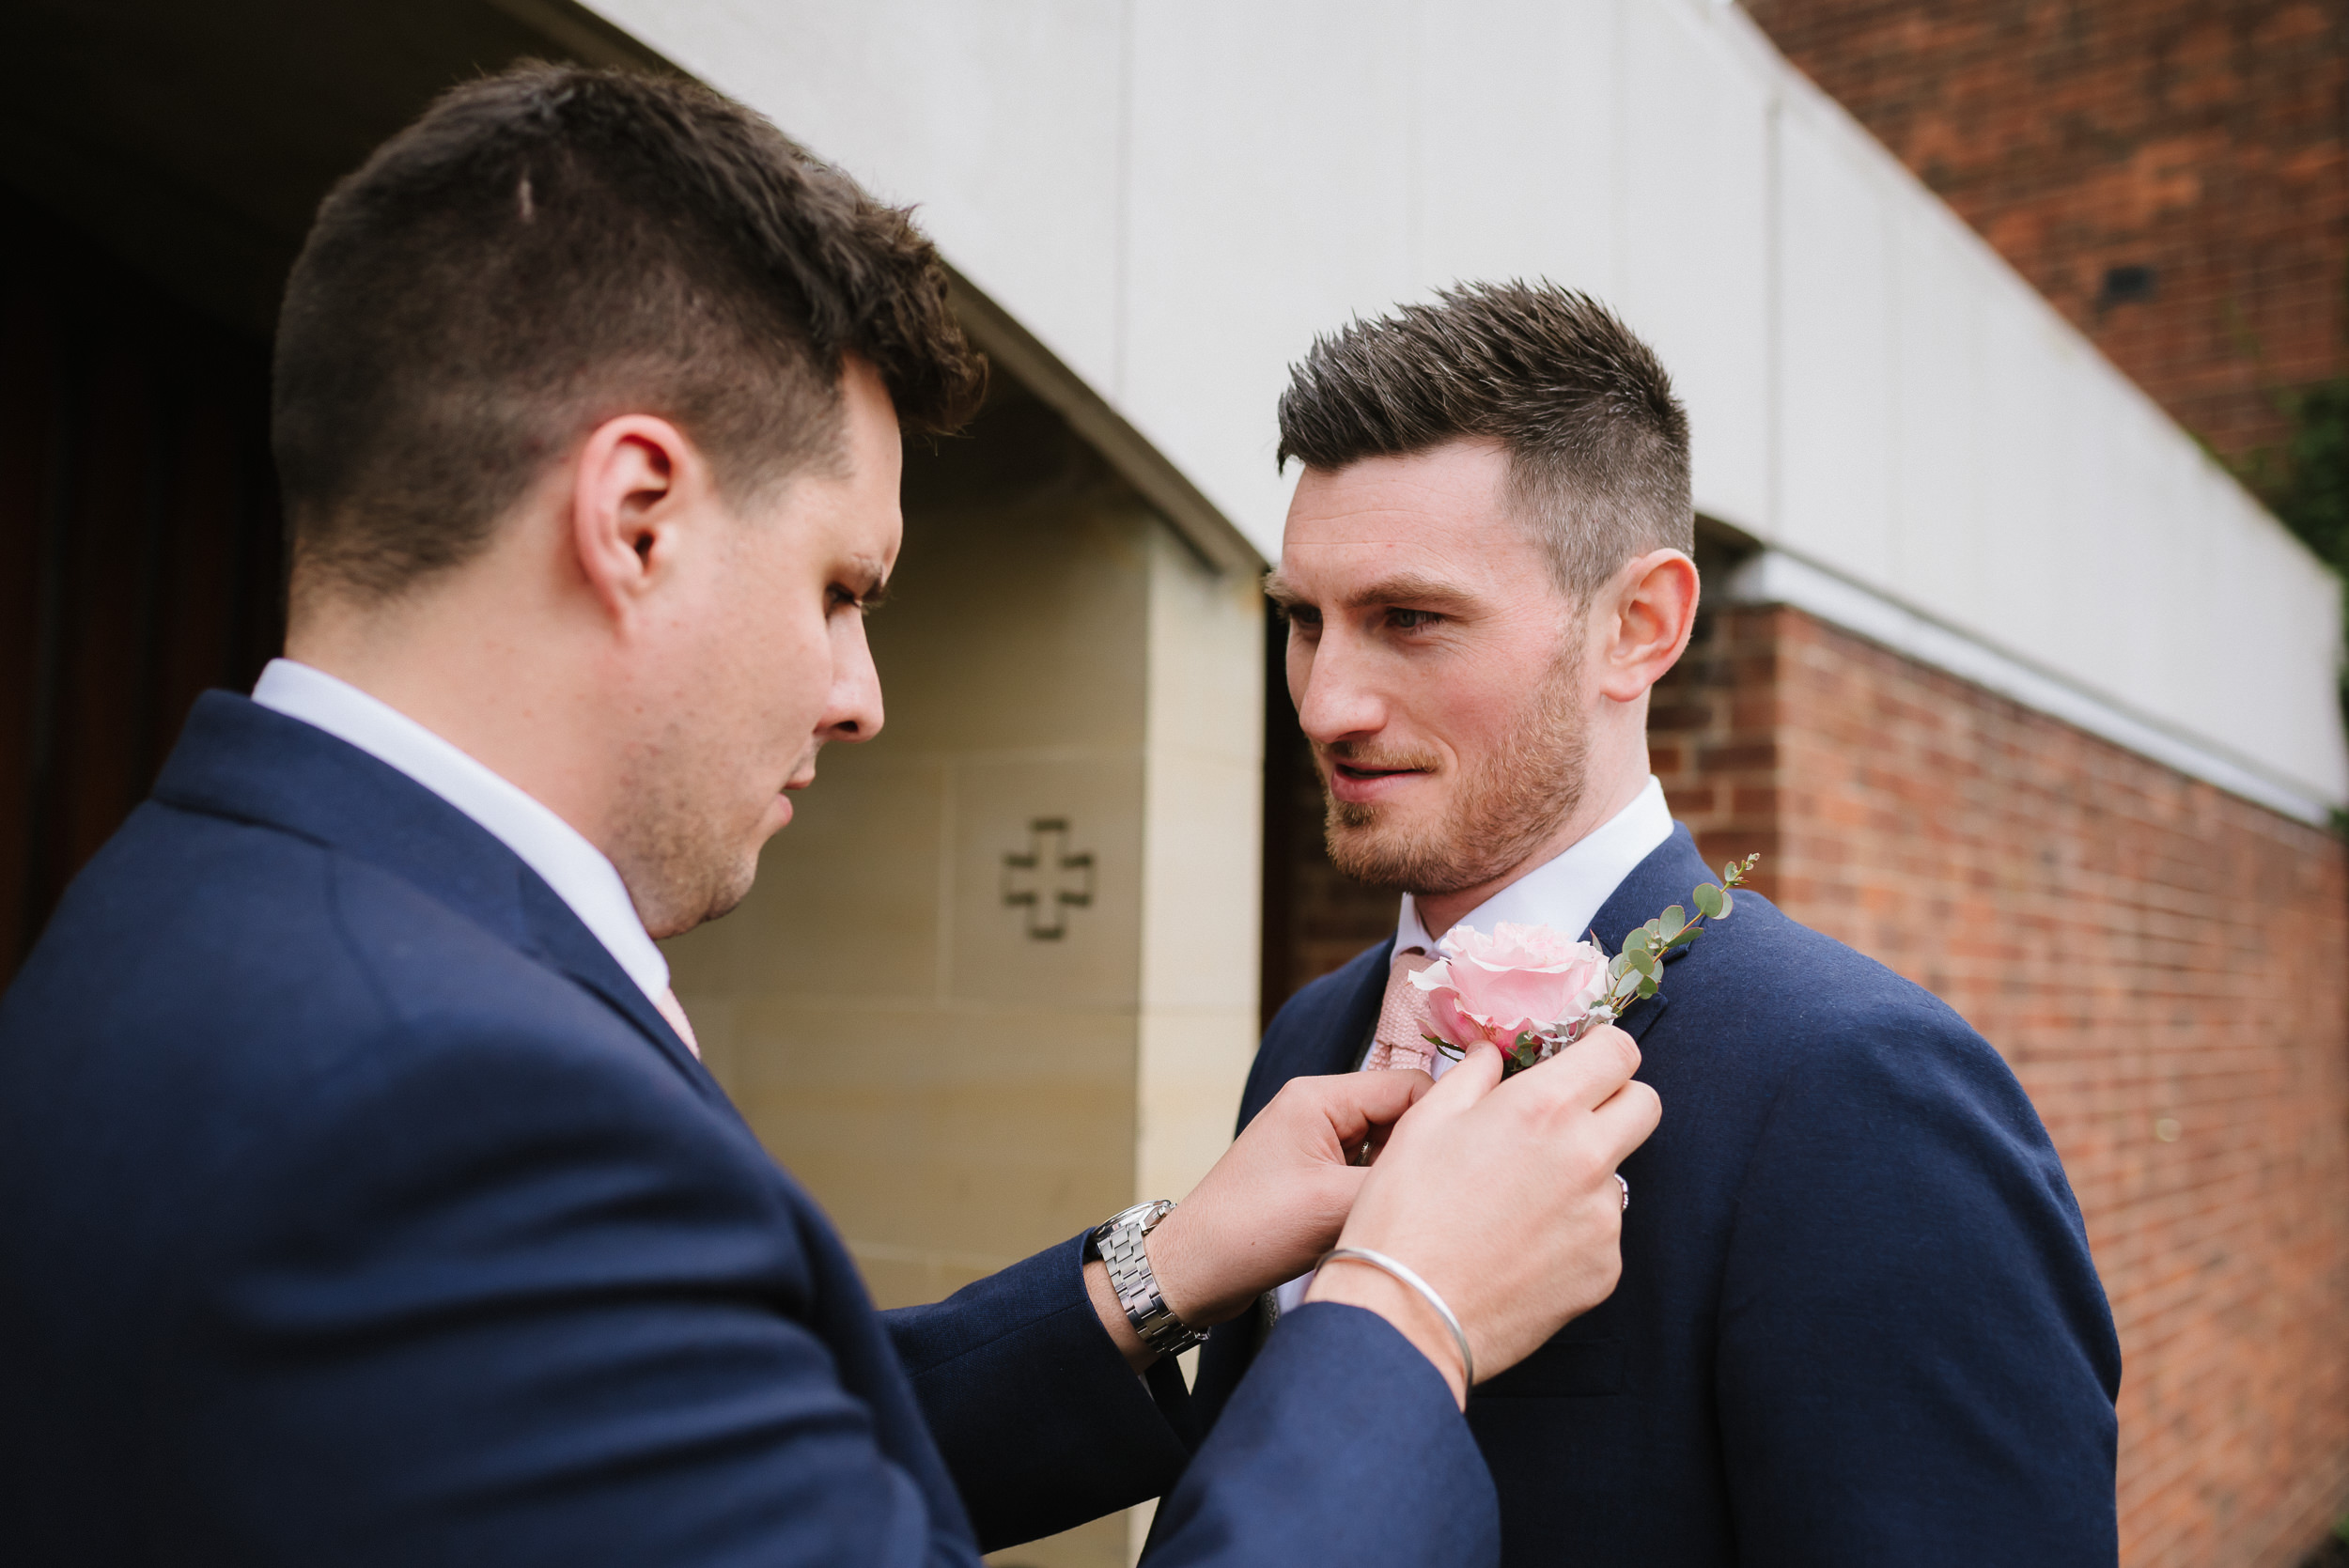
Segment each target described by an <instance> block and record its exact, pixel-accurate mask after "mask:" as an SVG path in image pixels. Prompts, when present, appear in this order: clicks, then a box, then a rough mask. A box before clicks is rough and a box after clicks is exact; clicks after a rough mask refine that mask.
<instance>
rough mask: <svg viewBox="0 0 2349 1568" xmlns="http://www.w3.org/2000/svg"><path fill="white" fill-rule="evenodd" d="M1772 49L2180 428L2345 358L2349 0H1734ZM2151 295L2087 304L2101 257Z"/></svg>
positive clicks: (2231, 437) (2268, 410)
mask: <svg viewBox="0 0 2349 1568" xmlns="http://www.w3.org/2000/svg"><path fill="white" fill-rule="evenodd" d="M1747 9H1748V10H1749V11H1750V13H1751V14H1752V16H1753V18H1754V20H1755V21H1756V22H1758V23H1761V25H1762V26H1763V27H1764V28H1765V29H1766V31H1767V32H1768V33H1769V35H1770V37H1771V39H1773V41H1775V42H1776V43H1777V44H1778V46H1779V48H1780V49H1781V50H1783V51H1784V52H1785V53H1786V54H1787V55H1788V56H1789V57H1790V58H1792V59H1793V60H1794V62H1795V63H1796V64H1797V66H1799V67H1800V68H1802V70H1805V71H1806V72H1808V73H1809V74H1810V76H1811V77H1812V80H1813V81H1815V82H1817V83H1818V84H1819V85H1821V86H1822V87H1824V88H1825V89H1826V90H1827V91H1828V93H1829V94H1831V95H1832V96H1833V97H1835V98H1836V99H1837V100H1839V101H1841V102H1842V103H1843V105H1844V106H1845V107H1846V108H1848V109H1850V110H1851V111H1852V113H1853V114H1854V115H1855V116H1857V117H1858V118H1859V120H1860V122H1861V123H1862V124H1864V125H1866V126H1867V128H1868V129H1869V130H1870V131H1871V132H1875V135H1876V137H1877V138H1878V139H1879V140H1880V141H1882V142H1883V143H1884V144H1885V145H1886V146H1888V147H1890V148H1891V149H1892V151H1893V152H1894V153H1895V154H1897V155H1898V156H1899V157H1900V158H1901V159H1902V160H1904V161H1905V162H1906V163H1907V164H1908V166H1909V167H1910V168H1911V169H1913V170H1915V171H1916V172H1917V174H1918V175H1919V176H1920V177H1921V179H1923V180H1924V181H1925V183H1926V184H1927V185H1929V186H1931V187H1932V188H1933V189H1934V190H1935V191H1937V192H1938V193H1939V194H1940V195H1941V196H1942V197H1943V199H1945V200H1947V201H1948V202H1949V203H1950V204H1951V206H1952V207H1953V208H1955V209H1956V210H1957V211H1958V213H1959V214H1960V215H1961V216H1963V217H1964V218H1965V219H1966V221H1967V222H1968V223H1970V224H1971V225H1974V227H1975V228H1976V229H1977V230H1979V231H1980V232H1981V233H1982V234H1983V235H1984V236H1985V237H1986V238H1987V239H1988V240H1989V241H1990V242H1991V243H1992V244H1993V245H1995V246H1996V247H1998V249H1999V252H2000V253H2001V254H2002V255H2004V256H2006V258H2007V259H2008V260H2009V261H2010V262H2012V263H2013V264H2014V265H2015V268H2016V269H2017V270H2018V271H2020V272H2022V274H2023V275H2024V276H2025V277H2027V278H2029V279H2030V281H2031V283H2032V284H2033V285H2034V286H2036V287H2038V289H2039V290H2040V292H2042V293H2043V294H2045V295H2046V297H2047V298H2048V299H2050V300H2052V301H2053V302H2055V303H2056V305H2057V307H2058V308H2059V309H2061V311H2062V312H2063V313H2064V314H2065V315H2066V316H2068V317H2070V318H2072V320H2073V321H2074V322H2076V323H2077V324H2078V326H2079V327H2080V328H2081V329H2082V330H2083V331H2085V332H2087V333H2088V334H2089V335H2090V336H2092V338H2094V339H2095V340H2096V342H2097V343H2098V345H2099V346H2100V347H2102V348H2103V349H2104V350H2105V352H2106V353H2108V355H2110V356H2111V357H2112V359H2113V360H2114V361H2115V362H2116V363H2117V364H2118V365H2120V366H2121V367H2122V368H2123V370H2125V371H2127V372H2128V373H2129V374H2130V375H2132V376H2134V377H2135V378H2136V379H2137V380H2138V381H2139V384H2140V385H2142V386H2143V387H2145V389H2146V390H2147V391H2149V392H2151V393H2152V394H2153V395H2154V396H2155V398H2156V399H2157V400H2159V401H2160V402H2161V403H2162V404H2163V406H2164V407H2166V408H2168V409H2169V411H2170V413H2171V414H2172V415H2173V416H2174V417H2175V418H2176V419H2177V420H2178V421H2179V423H2181V424H2183V425H2184V426H2186V428H2188V429H2189V430H2192V431H2194V432H2195V433H2196V434H2198V435H2200V436H2201V437H2202V438H2203V439H2204V440H2206V441H2208V442H2211V443H2212V444H2213V445H2214V446H2216V447H2217V449H2218V450H2219V451H2220V452H2222V453H2224V454H2226V455H2228V456H2230V457H2240V456H2242V455H2243V454H2245V453H2247V452H2248V451H2250V450H2252V449H2253V448H2257V447H2263V446H2273V445H2275V444H2276V443H2277V442H2279V440H2280V439H2281V436H2282V433H2283V425H2282V421H2281V418H2280V416H2279V414H2278V413H2277V411H2276V408H2275V404H2274V399H2273V396H2272V392H2273V390H2274V389H2276V388H2278V387H2295V386H2299V385H2302V384H2305V383H2308V382H2310V381H2314V380H2320V379H2324V378H2328V377H2333V376H2338V375H2341V373H2342V372H2343V371H2344V370H2349V336H2344V334H2343V319H2342V316H2343V312H2342V304H2343V285H2344V281H2349V279H2345V278H2344V263H2349V165H2345V164H2344V156H2343V135H2344V132H2345V131H2349V104H2345V103H2344V89H2345V87H2349V8H2344V7H2343V6H2342V5H2341V4H2340V0H1747ZM2124 266H2143V267H2151V268H2152V269H2153V270H2154V273H2155V290H2156V291H2155V297H2154V298H2152V299H2150V300H2147V301H2143V302H2139V303H2108V304H2106V305H2103V306H2101V307H2100V306H2099V305H2098V303H2097V298H2098V295H2099V293H2100V291H2101V290H2102V289H2103V287H2104V285H2105V279H2106V275H2107V273H2108V271H2109V270H2110V269H2112V268H2115V267H2124Z"/></svg>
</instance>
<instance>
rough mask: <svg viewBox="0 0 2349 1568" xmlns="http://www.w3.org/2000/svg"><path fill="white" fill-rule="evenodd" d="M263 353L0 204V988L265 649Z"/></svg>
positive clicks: (276, 543)
mask: <svg viewBox="0 0 2349 1568" xmlns="http://www.w3.org/2000/svg"><path fill="white" fill-rule="evenodd" d="M280 534H281V530H280V527H279V522H278V508H277V500H276V495H275V492H274V489H273V486H272V479H271V474H270V464H269V362H268V349H267V347H266V345H264V344H261V343H258V342H257V341H255V340H253V339H252V338H251V337H250V336H249V335H247V334H240V333H238V332H236V331H234V330H232V329H229V328H226V327H222V326H219V325H216V324H214V323H213V322H211V321H210V320H208V319H207V318H204V317H203V316H201V315H200V314H198V313H197V312H196V311H194V309H191V308H190V307H188V306H185V305H182V304H180V303H177V302H176V301H174V300H173V299H171V298H169V297H168V296H167V295H165V294H164V293H163V291H162V290H161V289H159V288H157V287H155V286H153V285H151V284H149V283H148V282H147V281H145V280H144V279H142V278H141V277H139V276H137V275H136V274H134V273H132V272H129V271H128V270H126V269H124V268H122V267H120V266H118V265H116V264H114V263H112V262H110V261H108V260H106V259H103V258H102V257H101V256H100V255H99V254H97V253H96V252H95V251H94V250H93V249H91V248H90V247H88V246H86V245H85V244H84V243H82V242H81V241H78V240H77V238H76V237H75V236H74V235H73V234H72V233H71V232H70V231H69V230H68V229H66V228H65V227H64V226H63V225H60V224H58V223H57V222H56V221H54V219H53V218H51V217H50V216H49V215H48V214H47V213H46V212H45V211H44V210H41V209H39V208H38V207H35V206H32V205H30V204H29V203H25V202H23V201H22V200H20V199H17V198H15V197H13V196H11V195H10V194H8V193H6V192H5V191H0V542H4V543H5V545H6V551H7V553H6V559H5V565H4V566H0V981H5V979H6V978H7V977H8V975H10V974H13V973H14V972H15V970H16V967H17V965H18V963H19V962H20V961H21V960H22V958H23V955H24V953H25V952H26V951H27V950H28V949H29V948H30V947H31V945H32V943H33V941H34V939H36V938H37V937H38V935H39V930H40V927H41V924H42V923H43V922H44V921H45V920H46V919H47V918H48V915H49V911H50V910H51V909H52V908H54V906H55V904H56V901H57V897H58V895H59V894H60V893H63V892H64V890H65V886H66V884H67V883H68V882H69V881H70V880H71V878H72V877H73V874H74V872H76V871H77V870H79V869H80V867H81V865H82V863H83V862H85V861H86V860H87V859H88V858H89V857H90V855H91V854H92V853H93V852H94V851H95V850H96V849H97V848H98V846H100V845H101V844H103V843H104V842H105V840H106V838H107V836H108V835H109V834H110V833H112V832H113V831H115V829H116V828H117V827H118V826H119V825H120V824H121V821H122V819H123V817H124V816H125V815H128V813H129V812H130V810H131V808H132V806H133V805H135V804H136V803H137V802H138V801H139V800H141V799H143V798H144V797H145V796H146V794H147V792H148V787H149V786H150V785H151V784H152V783H153V782H154V777H155V772H156V769H157V768H159V767H160V766H161V765H162V762H163V757H164V755H165V754H166V753H168V752H169V750H170V747H171V743H172V740H173V737H175V736H177V734H178V733H179V725H180V723H181V722H182V721H183V720H184V719H185V717H186V715H187V711H188V707H189V705H190V704H192V703H193V702H194V700H195V696H196V694H197V693H198V692H200V691H203V690H205V689H206V688H207V687H212V686H226V687H232V688H236V689H239V690H243V689H246V688H249V687H250V685H251V683H252V681H253V679H254V677H255V676H256V675H257V674H258V673H259V670H260V667H261V665H262V664H263V663H264V662H265V661H266V660H268V659H269V657H270V656H271V654H272V653H273V652H274V651H275V649H276V647H277V645H278V643H279V641H280V637H281V625H282V614H283V611H282V604H283V591H282V587H281V579H282V575H283V571H282V564H281V563H282V547H281V543H280Z"/></svg>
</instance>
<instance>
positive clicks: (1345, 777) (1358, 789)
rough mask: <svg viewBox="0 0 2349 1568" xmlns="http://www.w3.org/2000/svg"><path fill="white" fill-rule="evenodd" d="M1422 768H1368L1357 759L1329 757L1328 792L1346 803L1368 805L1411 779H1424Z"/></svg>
mask: <svg viewBox="0 0 2349 1568" xmlns="http://www.w3.org/2000/svg"><path fill="white" fill-rule="evenodd" d="M1426 776H1427V769H1425V768H1368V767H1364V766H1362V765H1361V764H1360V763H1352V762H1341V761H1339V760H1338V759H1337V758H1335V757H1332V758H1330V794H1332V795H1334V796H1336V797H1337V798H1338V799H1339V800H1344V801H1345V802H1346V804H1348V805H1356V806H1360V805H1368V804H1370V803H1371V802H1373V801H1377V800H1386V799H1387V798H1389V797H1390V796H1392V795H1393V794H1394V793H1395V792H1396V791H1398V790H1400V789H1402V788H1404V787H1405V786H1407V785H1408V784H1409V783H1410V782H1411V781H1412V780H1413V779H1423V778H1425V777H1426Z"/></svg>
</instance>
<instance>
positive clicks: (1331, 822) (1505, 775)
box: [1315, 639, 1590, 897]
mask: <svg viewBox="0 0 2349 1568" xmlns="http://www.w3.org/2000/svg"><path fill="white" fill-rule="evenodd" d="M1567 646H1568V647H1569V648H1570V649H1578V650H1579V639H1569V640H1568V644H1567ZM1580 675H1581V671H1580V667H1579V660H1577V659H1576V658H1574V657H1573V656H1572V655H1571V654H1567V655H1562V656H1561V657H1560V658H1559V660H1557V661H1556V662H1555V663H1554V664H1552V665H1551V666H1550V668H1549V670H1548V673H1547V674H1546V675H1544V676H1543V678H1542V679H1540V680H1539V681H1536V682H1534V683H1533V684H1532V686H1531V687H1529V688H1528V689H1527V690H1526V692H1525V700H1524V703H1523V705H1522V706H1521V707H1520V708H1519V709H1518V711H1517V714H1516V716H1515V720H1514V722H1513V723H1512V724H1511V725H1510V726H1508V728H1507V729H1506V730H1505V731H1504V733H1507V734H1510V735H1512V736H1514V737H1517V738H1516V739H1515V740H1514V741H1513V742H1512V743H1510V744H1507V745H1503V746H1496V747H1493V748H1490V749H1488V750H1486V751H1483V752H1481V753H1474V754H1472V755H1464V756H1463V758H1462V762H1461V766H1460V768H1459V771H1458V773H1457V776H1456V779H1455V784H1454V785H1453V795H1452V800H1451V801H1450V802H1449V808H1448V810H1447V812H1446V813H1445V815H1444V817H1443V819H1442V820H1441V821H1439V822H1438V823H1435V824H1433V825H1414V824H1411V823H1410V822H1408V820H1403V821H1398V820H1395V818H1396V817H1397V816H1398V815H1400V814H1399V813H1397V812H1396V811H1394V809H1393V808H1392V807H1389V806H1383V805H1377V804H1358V803H1355V802H1351V801H1345V800H1339V799H1338V798H1337V797H1336V796H1334V795H1332V794H1331V793H1330V788H1329V783H1330V761H1331V759H1336V760H1339V761H1344V762H1347V763H1351V764H1353V765H1355V766H1357V767H1363V768H1432V767H1435V766H1436V765H1437V763H1438V759H1437V758H1436V757H1435V756H1434V755H1433V754H1432V753H1417V754H1412V753H1406V754H1392V755H1391V754H1389V753H1382V752H1380V751H1378V750H1377V749H1376V748H1375V747H1373V746H1368V745H1363V744H1361V743H1359V742H1355V741H1348V740H1340V741H1333V742H1331V743H1330V744H1329V745H1327V746H1323V747H1319V748H1316V750H1317V751H1318V752H1320V753H1321V755H1320V756H1319V757H1317V758H1316V759H1315V760H1316V761H1317V762H1318V763H1319V765H1320V769H1321V780H1322V799H1323V800H1324V801H1325V802H1326V803H1327V805H1328V816H1327V819H1326V821H1325V823H1324V827H1323V836H1324V840H1325V842H1326V843H1327V844H1328V846H1329V850H1330V863H1332V864H1333V865H1335V866H1336V867H1337V868H1338V870H1339V871H1341V872H1343V873H1345V874H1346V876H1348V877H1352V878H1353V879H1354V880H1356V881H1358V882H1362V883H1365V884H1367V885H1369V886H1371V887H1374V888H1387V889H1393V890H1396V891H1399V892H1403V893H1410V894H1412V895H1413V896H1414V897H1418V896H1424V895H1426V894H1430V893H1434V894H1442V893H1459V892H1461V891H1462V890H1464V889H1468V888H1473V887H1477V886H1480V885H1481V884H1483V883H1486V882H1489V881H1492V880H1493V879H1494V878H1496V877H1501V876H1502V875H1504V874H1506V873H1508V872H1510V871H1514V870H1515V869H1517V867H1518V866H1519V865H1522V864H1523V863H1524V862H1525V860H1526V857H1527V856H1529V855H1531V854H1532V852H1533V851H1534V850H1535V849H1536V848H1537V847H1539V846H1540V845H1541V842H1542V840H1543V839H1545V838H1546V837H1548V834H1549V832H1550V831H1551V830H1552V829H1553V828H1555V827H1556V826H1557V824H1558V822H1559V820H1560V819H1561V818H1562V817H1563V816H1564V815H1566V814H1567V813H1569V812H1571V811H1572V810H1573V809H1574V808H1575V805H1576V804H1577V802H1579V800H1581V798H1582V789H1583V784H1584V781H1585V779H1586V777H1587V774H1588V771H1589V757H1590V737H1589V733H1588V728H1587V726H1586V724H1585V723H1584V722H1583V720H1582V717H1581V710H1580V706H1579V701H1578V699H1579V696H1580V688H1581V679H1580Z"/></svg>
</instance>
